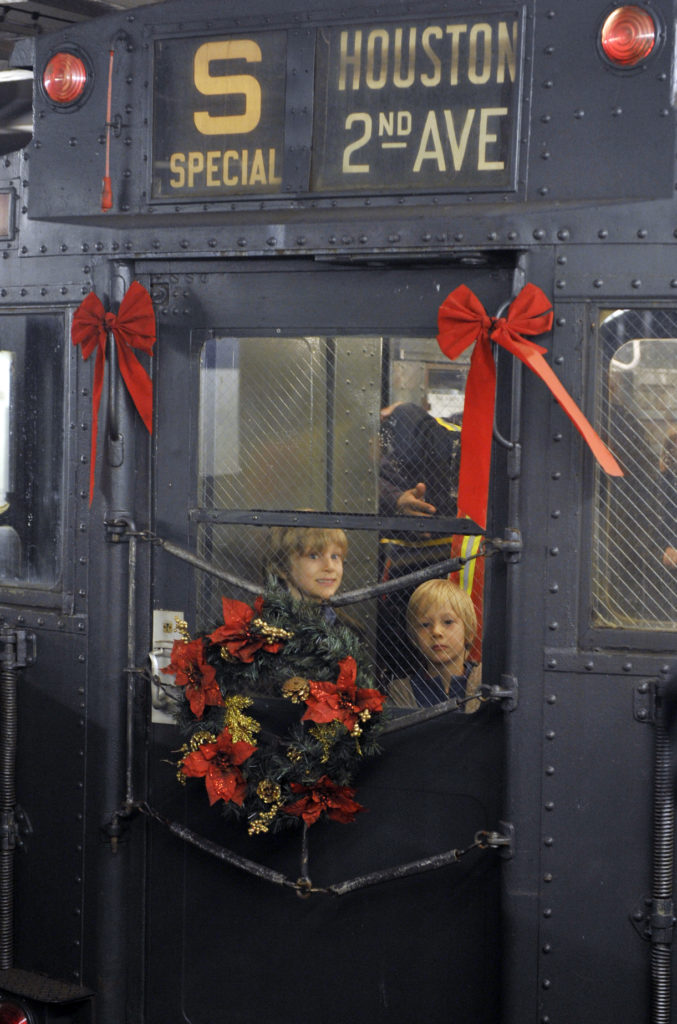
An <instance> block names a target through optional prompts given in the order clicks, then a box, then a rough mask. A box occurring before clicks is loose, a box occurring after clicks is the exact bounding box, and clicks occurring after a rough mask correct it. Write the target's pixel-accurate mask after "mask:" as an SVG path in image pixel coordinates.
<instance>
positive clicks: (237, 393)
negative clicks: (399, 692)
mask: <svg viewBox="0 0 677 1024" xmlns="http://www.w3.org/2000/svg"><path fill="white" fill-rule="evenodd" d="M198 341H199V342H200V415H199V424H200V427H199V432H200V437H199V485H198V486H199V494H198V503H199V505H200V507H201V509H203V510H205V511H214V510H218V509H222V510H236V509H242V510H247V509H252V510H254V509H260V510H270V511H274V510H279V511H285V510H309V511H318V512H336V513H377V512H381V513H382V514H383V515H395V514H397V512H398V511H405V512H406V511H411V510H410V509H408V508H402V507H398V500H399V499H400V496H401V495H402V494H403V493H404V492H406V491H408V490H410V489H412V488H415V487H416V486H417V485H418V484H424V491H423V492H422V493H423V495H424V496H425V499H426V500H427V502H428V504H429V505H430V506H431V507H433V508H435V509H436V510H437V512H438V513H439V514H443V515H446V516H455V515H456V486H457V474H458V462H459V457H460V422H461V417H462V412H463V397H464V387H465V378H466V376H467V370H468V363H467V362H461V361H458V362H455V363H454V364H451V363H450V362H449V361H448V360H447V359H446V357H445V356H444V355H443V354H442V353H441V352H440V349H439V346H438V345H437V342H436V340H435V338H434V337H432V338H421V337H417V338H404V337H384V336H380V335H375V334H368V335H360V336H332V337H329V336H313V337H301V336H295V337H284V338H281V337H234V336H232V335H230V334H228V333H227V332H223V333H219V332H217V331H211V332H205V335H204V336H203V337H201V338H198ZM346 540H347V551H346V552H345V563H344V571H343V578H342V580H341V586H340V589H341V591H343V592H345V591H350V590H356V589H358V588H362V587H365V586H368V585H370V584H374V583H377V582H379V581H382V580H385V579H391V578H394V577H395V576H397V575H403V574H404V573H405V572H409V571H412V570H414V569H415V568H420V567H422V566H424V565H430V564H434V563H436V562H441V561H443V560H444V559H446V558H449V557H450V553H451V538H450V537H449V536H448V535H446V536H444V535H441V534H439V533H437V534H430V535H429V536H425V537H423V536H422V535H421V534H418V535H408V534H407V533H406V532H404V531H400V532H393V531H389V532H388V533H381V534H379V533H378V532H375V531H367V530H350V531H348V533H347V534H346ZM274 543H275V542H274V538H273V547H274ZM198 547H199V552H200V555H201V556H202V558H204V559H207V560H209V561H210V562H211V564H213V565H214V566H215V567H218V568H220V569H223V570H225V571H227V572H229V573H231V574H234V575H235V576H237V577H240V578H243V579H245V580H248V581H252V582H254V583H259V584H260V585H261V586H263V583H264V581H265V579H266V574H267V572H270V571H272V570H273V569H274V565H272V563H271V531H270V530H269V529H267V528H263V527H255V526H242V525H236V524H231V523H227V524H224V523H217V524H214V523H210V522H201V523H200V524H199V527H198ZM271 566H272V568H271ZM287 582H288V581H287ZM225 586H227V585H226V584H223V583H220V582H219V581H218V580H216V581H215V580H213V579H209V578H207V577H206V576H204V577H203V578H202V579H201V581H200V584H199V593H198V600H197V608H198V619H199V623H200V627H201V628H207V627H208V626H210V625H211V624H213V623H215V622H218V621H219V620H220V614H221V595H222V593H223V592H224V587H225ZM409 593H410V591H405V592H403V593H402V594H401V595H394V596H392V597H388V598H387V599H386V600H383V599H381V600H379V601H377V600H375V599H372V600H370V601H364V602H361V603H360V605H357V606H355V605H352V606H350V607H349V608H347V609H346V610H345V613H346V615H347V616H349V617H350V618H351V619H352V620H353V621H357V622H359V627H360V631H361V633H362V635H363V636H364V638H365V640H366V642H367V644H368V645H369V646H370V647H371V649H372V651H373V652H374V653H375V654H376V658H375V662H376V664H378V665H379V666H381V667H382V668H384V666H385V668H384V671H385V673H386V674H387V676H388V677H389V678H397V677H399V676H404V675H407V674H408V672H409V670H410V667H411V666H410V661H411V658H412V650H411V646H410V644H409V641H408V639H407V635H406V628H405V625H404V610H405V608H406V603H407V599H408V596H409ZM229 596H234V597H240V598H241V599H243V600H251V594H249V595H248V594H246V593H241V594H238V593H235V592H232V589H231V590H229ZM388 612H390V613H391V614H390V615H389V614H388Z"/></svg>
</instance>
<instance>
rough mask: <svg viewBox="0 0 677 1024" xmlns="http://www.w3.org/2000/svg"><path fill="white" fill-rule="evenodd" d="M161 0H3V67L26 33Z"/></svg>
mask: <svg viewBox="0 0 677 1024" xmlns="http://www.w3.org/2000/svg"><path fill="white" fill-rule="evenodd" d="M154 2H157V0H54V2H51V0H14V2H12V3H2V2H0V68H2V67H6V66H7V64H6V62H7V60H8V58H9V55H10V54H11V52H12V47H13V46H14V43H15V42H16V40H17V39H19V38H21V37H22V36H34V35H40V34H42V33H45V32H56V31H57V30H58V29H60V28H65V27H66V26H67V25H70V24H72V23H73V22H75V21H87V20H89V19H90V18H97V17H100V16H101V15H102V14H110V13H112V12H114V11H126V10H129V9H131V8H133V7H140V6H142V5H143V4H145V3H154Z"/></svg>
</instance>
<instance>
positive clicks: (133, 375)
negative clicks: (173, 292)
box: [71, 281, 155, 505]
mask: <svg viewBox="0 0 677 1024" xmlns="http://www.w3.org/2000/svg"><path fill="white" fill-rule="evenodd" d="M109 331H111V332H112V334H113V338H114V339H115V347H116V350H117V356H118V365H119V367H120V372H121V374H122V377H123V380H124V382H125V384H126V385H127V390H128V391H129V394H130V395H131V397H132V401H133V402H134V405H135V406H136V409H137V411H138V413H139V415H140V417H141V419H142V420H143V422H144V424H145V426H146V429H147V430H148V432H149V433H150V434H152V433H153V384H152V381H151V379H150V377H149V376H148V374H147V373H146V371H145V370H144V368H143V366H142V365H141V363H140V362H139V360H138V359H137V358H136V356H135V355H134V352H133V349H135V348H138V349H141V351H143V352H148V354H149V355H150V354H152V351H153V345H154V344H155V313H154V311H153V303H152V302H151V299H150V295H149V294H148V292H147V291H146V289H145V288H144V287H143V285H141V284H139V282H138V281H132V283H131V285H130V286H129V289H128V291H127V293H126V295H125V297H124V298H123V300H122V302H121V303H120V308H119V310H118V313H117V315H115V313H106V312H105V310H104V308H103V305H102V303H101V300H100V299H99V298H98V297H97V296H96V295H95V294H94V292H90V293H89V295H87V296H86V298H85V299H83V301H82V302H81V303H80V305H79V306H78V308H77V309H76V311H75V315H74V317H73V326H72V328H71V338H72V341H73V344H74V345H81V346H82V355H83V357H84V358H85V359H89V357H90V356H91V354H92V352H94V351H96V362H95V364H94V387H93V391H92V446H91V457H90V469H89V504H90V505H91V504H92V497H93V495H94V464H95V462H96V440H97V435H98V428H99V405H100V404H101V392H102V390H103V375H104V366H105V362H106V341H107V339H108V332H109Z"/></svg>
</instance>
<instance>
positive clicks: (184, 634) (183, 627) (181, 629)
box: [174, 615, 190, 643]
mask: <svg viewBox="0 0 677 1024" xmlns="http://www.w3.org/2000/svg"><path fill="white" fill-rule="evenodd" d="M174 624H175V626H176V632H177V633H180V634H181V639H182V640H183V641H184V643H189V641H190V633H189V632H188V623H187V622H186V620H185V619H180V618H179V616H178V615H176V616H175V618H174Z"/></svg>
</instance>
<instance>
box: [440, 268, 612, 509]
mask: <svg viewBox="0 0 677 1024" xmlns="http://www.w3.org/2000/svg"><path fill="white" fill-rule="evenodd" d="M438 327H439V334H438V336H437V340H438V342H439V346H440V348H441V349H442V351H443V352H444V354H445V355H447V356H449V358H450V359H455V358H456V356H458V355H460V354H461V352H463V351H464V349H466V348H467V347H468V346H469V345H472V343H473V342H474V341H476V342H477V344H476V345H475V349H474V351H473V354H472V358H471V360H470V372H469V374H468V380H467V385H466V392H465V395H466V400H465V410H464V413H463V426H462V430H461V468H460V472H459V481H458V511H459V515H464V516H469V517H470V518H471V519H474V521H475V522H476V523H478V524H479V525H480V526H481V527H482V528H484V527H485V526H486V522H487V500H488V494H489V466H490V461H491V439H492V434H493V425H494V401H495V397H496V367H495V365H494V357H493V353H492V351H491V342H492V341H495V342H496V344H498V345H502V346H503V348H505V349H507V350H508V352H512V354H513V355H515V356H517V358H518V359H521V360H522V362H523V363H524V364H525V365H526V366H528V367H529V369H530V370H533V372H534V373H535V374H536V375H537V376H538V377H540V378H541V380H542V381H543V382H544V383H545V384H546V385H547V386H548V388H549V389H550V391H551V392H552V394H553V396H554V397H555V398H556V399H557V401H558V402H559V404H560V405H561V406H562V408H563V409H564V411H565V413H566V414H567V416H568V417H569V419H570V420H571V421H572V423H573V424H574V426H575V427H576V428H577V429H578V430H579V431H580V433H581V434H582V436H583V438H584V439H585V441H586V442H587V444H588V446H589V447H590V449H591V451H592V453H593V455H594V456H595V458H596V459H597V461H598V462H599V464H600V466H601V467H602V469H604V470H605V471H606V472H607V473H609V474H610V475H611V476H623V470H622V469H621V467H620V466H619V465H618V463H617V462H616V459H615V458H614V457H613V455H612V454H611V452H610V451H609V449H608V448H607V447H606V445H605V444H604V442H603V441H602V439H601V438H600V436H599V434H597V433H596V431H595V430H594V429H593V428H592V426H591V424H590V423H589V421H588V420H587V419H586V418H585V416H584V415H583V413H582V412H581V410H580V409H579V408H578V406H577V405H576V403H575V402H574V400H573V398H572V397H571V395H570V394H569V393H568V391H567V390H566V389H565V388H564V387H563V385H562V384H561V383H560V381H559V380H558V378H557V377H556V376H555V374H554V373H553V371H552V370H551V369H550V367H549V366H548V364H547V363H546V361H545V359H544V358H543V353H544V352H547V349H545V348H542V347H541V346H540V345H536V344H535V343H534V342H533V341H527V339H526V338H524V337H522V335H523V334H543V333H544V332H545V331H549V330H550V328H551V327H552V304H551V303H550V301H549V300H548V298H547V297H546V295H545V294H544V293H543V292H542V291H541V289H540V288H537V287H536V285H534V284H527V285H525V286H524V288H523V289H522V290H521V292H520V293H519V294H518V295H517V296H516V297H515V298H514V299H513V301H512V302H511V304H510V307H509V309H508V315H507V316H506V317H500V318H499V319H498V320H493V319H492V318H491V317H489V316H488V315H487V313H486V310H485V309H484V307H483V305H482V303H481V302H480V301H479V299H478V298H477V296H476V295H475V294H474V293H473V292H472V291H471V290H470V289H469V288H467V287H466V286H465V285H463V284H462V285H460V287H459V288H455V289H454V290H453V292H451V293H450V294H449V295H448V296H447V297H446V299H445V300H444V302H443V303H442V305H441V306H440V311H439V316H438Z"/></svg>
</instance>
